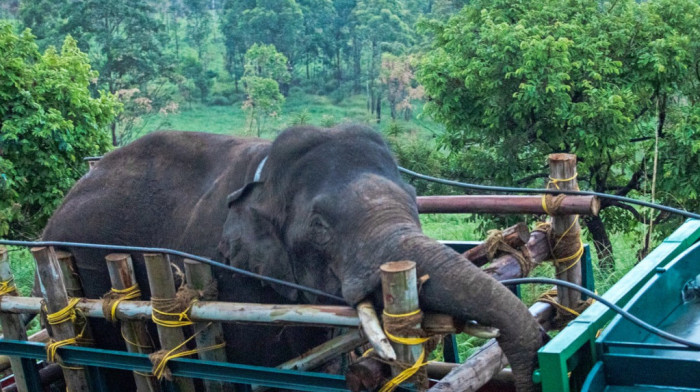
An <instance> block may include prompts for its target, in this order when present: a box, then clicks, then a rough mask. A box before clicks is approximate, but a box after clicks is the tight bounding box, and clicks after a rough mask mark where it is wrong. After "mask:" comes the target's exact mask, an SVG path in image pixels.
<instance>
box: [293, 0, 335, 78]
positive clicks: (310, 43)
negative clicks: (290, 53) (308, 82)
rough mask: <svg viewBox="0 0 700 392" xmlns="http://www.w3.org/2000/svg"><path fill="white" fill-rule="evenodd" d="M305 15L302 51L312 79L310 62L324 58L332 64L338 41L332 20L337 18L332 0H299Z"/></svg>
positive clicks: (307, 70) (307, 71) (309, 76)
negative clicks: (334, 37)
mask: <svg viewBox="0 0 700 392" xmlns="http://www.w3.org/2000/svg"><path fill="white" fill-rule="evenodd" d="M299 5H300V6H301V9H302V12H303V15H304V39H303V40H302V44H301V48H300V50H301V53H302V55H303V56H304V64H305V66H306V78H307V79H310V78H311V75H310V72H309V64H310V63H313V62H315V61H314V60H317V59H319V58H320V59H323V60H325V62H326V63H327V64H330V63H331V61H332V59H333V56H334V55H335V45H336V42H335V41H334V40H333V36H332V28H333V25H332V23H329V22H332V21H334V20H335V18H336V13H335V8H334V7H333V2H332V1H331V0H299Z"/></svg>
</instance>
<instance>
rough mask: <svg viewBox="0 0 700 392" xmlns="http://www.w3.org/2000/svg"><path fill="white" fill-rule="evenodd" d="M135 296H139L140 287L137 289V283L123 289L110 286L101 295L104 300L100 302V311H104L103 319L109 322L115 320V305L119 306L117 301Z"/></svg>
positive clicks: (134, 297) (135, 297)
mask: <svg viewBox="0 0 700 392" xmlns="http://www.w3.org/2000/svg"><path fill="white" fill-rule="evenodd" d="M137 298H141V289H139V285H138V284H135V285H133V286H131V287H127V288H125V289H115V288H111V289H110V290H109V292H107V294H105V295H104V296H103V297H102V299H103V300H104V302H102V313H104V316H105V319H107V321H110V322H115V321H117V306H119V303H121V302H122V301H127V300H130V299H137Z"/></svg>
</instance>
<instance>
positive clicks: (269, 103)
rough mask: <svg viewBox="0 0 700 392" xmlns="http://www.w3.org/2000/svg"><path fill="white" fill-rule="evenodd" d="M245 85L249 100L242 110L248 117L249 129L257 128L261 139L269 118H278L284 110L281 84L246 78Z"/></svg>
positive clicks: (259, 78)
mask: <svg viewBox="0 0 700 392" xmlns="http://www.w3.org/2000/svg"><path fill="white" fill-rule="evenodd" d="M243 83H245V91H246V95H247V97H248V98H247V99H246V100H245V102H243V106H242V108H243V111H245V112H246V115H247V117H248V124H249V129H250V130H252V129H253V127H255V129H256V134H257V136H258V137H260V135H261V134H262V131H263V130H264V128H265V123H266V121H267V119H268V117H273V118H274V117H277V115H278V114H279V112H280V111H281V110H282V104H283V103H284V96H283V95H282V94H281V93H280V87H279V84H277V82H276V81H275V80H273V79H270V78H261V77H259V76H246V77H244V78H243Z"/></svg>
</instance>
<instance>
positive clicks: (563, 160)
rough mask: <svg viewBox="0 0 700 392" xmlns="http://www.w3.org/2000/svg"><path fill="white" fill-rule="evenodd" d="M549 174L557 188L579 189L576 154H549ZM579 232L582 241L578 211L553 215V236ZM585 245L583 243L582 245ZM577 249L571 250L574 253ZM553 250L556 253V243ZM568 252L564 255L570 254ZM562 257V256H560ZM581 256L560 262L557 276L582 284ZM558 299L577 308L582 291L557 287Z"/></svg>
mask: <svg viewBox="0 0 700 392" xmlns="http://www.w3.org/2000/svg"><path fill="white" fill-rule="evenodd" d="M549 176H550V178H551V179H552V181H557V182H556V183H555V184H556V189H561V190H575V189H578V183H577V181H576V155H573V154H550V155H549ZM574 233H575V234H577V235H578V238H577V239H578V241H579V242H580V240H581V239H580V233H581V227H580V225H579V223H578V217H577V216H576V213H568V214H562V215H557V216H553V217H552V236H553V237H554V238H559V237H560V236H562V235H564V234H567V235H570V234H574ZM581 246H583V245H581ZM574 251H575V250H571V252H570V253H573V252H574ZM552 252H553V253H554V254H555V255H556V253H557V249H556V244H555V245H554V249H552ZM570 255H571V254H567V255H564V256H570ZM560 258H562V257H560ZM579 260H580V257H579V258H578V259H576V260H571V261H568V262H562V263H558V264H557V265H556V277H557V278H558V279H563V280H566V281H568V282H570V283H574V284H578V285H580V284H581V263H579ZM557 299H558V301H559V303H561V304H562V305H564V306H566V307H568V308H572V309H575V308H577V307H578V305H579V302H580V301H581V293H579V292H578V291H576V290H572V289H569V288H566V287H563V286H560V287H557Z"/></svg>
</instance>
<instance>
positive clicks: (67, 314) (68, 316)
mask: <svg viewBox="0 0 700 392" xmlns="http://www.w3.org/2000/svg"><path fill="white" fill-rule="evenodd" d="M78 302H80V298H71V299H70V301H68V305H66V307H65V308H63V309H61V310H59V311H58V312H55V313H51V314H47V315H46V320H47V321H48V322H49V324H51V325H56V324H61V323H65V322H67V321H75V318H76V314H75V305H77V304H78Z"/></svg>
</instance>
